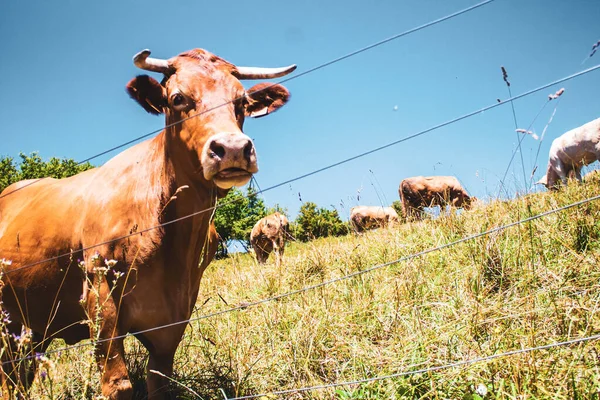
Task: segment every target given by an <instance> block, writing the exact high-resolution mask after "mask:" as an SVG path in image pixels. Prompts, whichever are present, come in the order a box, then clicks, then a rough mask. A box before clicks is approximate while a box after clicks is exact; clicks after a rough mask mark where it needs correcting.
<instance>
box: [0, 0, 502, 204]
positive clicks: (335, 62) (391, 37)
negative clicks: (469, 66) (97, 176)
mask: <svg viewBox="0 0 600 400" xmlns="http://www.w3.org/2000/svg"><path fill="white" fill-rule="evenodd" d="M494 1H495V0H485V1H482V2H480V3H477V4H474V5H472V6H470V7H467V8H463V9H462V10H459V11H456V12H454V13H452V14H448V15H446V16H444V17H441V18H438V19H435V20H433V21H429V22H427V23H425V24H422V25H419V26H417V27H415V28H411V29H409V30H406V31H404V32H401V33H398V34H396V35H393V36H390V37H388V38H386V39H383V40H380V41H378V42H375V43H372V44H370V45H368V46H365V47H362V48H360V49H358V50H354V51H352V52H350V53H347V54H345V55H343V56H340V57H337V58H334V59H332V60H329V61H327V62H325V63H322V64H319V65H317V66H316V67H313V68H309V69H307V70H306V71H303V72H300V73H298V74H296V75H293V76H290V77H288V78H285V79H282V80H280V81H279V82H278V83H274V84H271V85H267V86H265V87H263V88H260V89H259V90H256V91H254V92H253V93H254V94H256V93H259V92H262V91H264V90H268V89H269V88H272V87H273V86H275V85H277V84H281V83H286V82H290V81H292V80H295V79H298V78H300V77H302V76H305V75H308V74H311V73H313V72H315V71H318V70H321V69H323V68H326V67H328V66H330V65H333V64H337V63H338V62H340V61H343V60H346V59H348V58H351V57H354V56H356V55H358V54H361V53H364V52H366V51H368V50H371V49H374V48H376V47H379V46H381V45H383V44H386V43H388V42H391V41H393V40H396V39H399V38H401V37H404V36H407V35H410V34H412V33H415V32H418V31H420V30H423V29H425V28H429V27H431V26H434V25H437V24H439V23H441V22H444V21H447V20H449V19H452V18H455V17H458V16H459V15H462V14H465V13H468V12H469V11H472V10H475V9H477V8H479V7H482V6H484V5H486V4H489V3H492V2H494ZM243 97H244V96H240V97H238V98H235V99H233V100H229V101H227V102H225V103H222V104H219V105H217V106H215V107H212V108H209V109H207V110H204V111H202V112H199V113H197V114H194V115H190V116H189V117H186V118H182V119H181V120H179V121H175V122H173V123H171V124H166V125H165V126H164V127H162V128H159V129H155V130H153V131H150V132H148V133H145V134H143V135H141V136H138V137H136V138H134V139H131V140H128V141H127V142H125V143H122V144H119V145H117V146H114V147H111V148H110V149H107V150H104V151H102V152H100V153H97V154H95V155H93V156H91V157H88V158H86V159H84V160H81V161H78V162H77V163H76V164H75V165H81V164H85V163H87V162H89V161H91V160H94V159H96V158H98V157H101V156H103V155H106V154H108V153H111V152H113V151H115V150H118V149H120V148H123V147H125V146H129V145H130V144H133V143H135V142H137V141H139V140H142V139H145V138H147V137H150V136H152V135H155V134H157V133H160V132H162V131H163V130H165V129H168V128H172V127H174V126H176V125H179V124H181V123H183V122H185V121H188V120H190V119H192V118H196V117H199V116H201V115H203V114H206V113H209V112H212V111H214V110H216V109H218V108H221V107H224V106H226V105H228V104H230V103H233V102H237V101H239V100H241V99H242V98H243ZM38 181H39V180H35V181H32V182H29V183H28V184H26V185H23V186H21V187H19V188H17V189H14V190H13V191H11V192H8V193H4V194H2V195H1V196H0V199H1V198H3V197H6V196H8V195H10V194H12V193H15V192H18V191H20V190H22V189H24V188H26V187H28V186H30V185H33V184H35V183H36V182H38Z"/></svg>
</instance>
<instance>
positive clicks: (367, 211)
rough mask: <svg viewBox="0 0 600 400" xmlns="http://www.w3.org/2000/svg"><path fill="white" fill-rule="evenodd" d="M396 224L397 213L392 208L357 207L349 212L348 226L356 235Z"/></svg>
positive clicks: (397, 220)
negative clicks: (350, 226)
mask: <svg viewBox="0 0 600 400" xmlns="http://www.w3.org/2000/svg"><path fill="white" fill-rule="evenodd" d="M398 222H399V219H398V213H396V210H394V209H393V208H392V207H379V206H357V207H352V209H351V210H350V224H351V225H352V227H353V228H354V232H356V233H360V232H364V231H366V230H368V229H376V228H381V227H386V226H389V225H391V224H393V223H398Z"/></svg>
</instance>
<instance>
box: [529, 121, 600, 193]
mask: <svg viewBox="0 0 600 400" xmlns="http://www.w3.org/2000/svg"><path fill="white" fill-rule="evenodd" d="M599 158H600V118H598V119H595V120H593V121H591V122H588V123H587V124H585V125H583V126H580V127H579V128H575V129H572V130H570V131H568V132H567V133H564V134H563V135H562V136H559V137H557V138H556V139H554V141H552V146H550V154H549V157H548V168H547V170H546V175H544V177H543V178H542V179H540V180H539V181H538V182H537V183H540V184H543V185H545V186H546V187H547V188H548V189H556V187H557V185H558V184H560V183H563V184H565V185H566V183H567V177H568V176H569V174H570V173H573V174H574V175H575V178H577V180H578V181H581V167H583V166H584V165H587V164H591V163H593V162H594V161H597V160H598V159H599Z"/></svg>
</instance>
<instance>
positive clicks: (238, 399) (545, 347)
mask: <svg viewBox="0 0 600 400" xmlns="http://www.w3.org/2000/svg"><path fill="white" fill-rule="evenodd" d="M599 339H600V335H593V336H587V337H582V338H577V339H572V340H566V341H563V342H556V343H550V344H545V345H541V346H536V347H527V348H524V349H519V350H512V351H507V352H504V353H498V354H492V355H489V356H485V357H479V358H473V359H470V360H463V361H457V362H454V363H449V364H443V365H438V366H434V367H428V368H421V369H417V370H412V371H403V372H398V373H395V374H390V375H383V376H376V377H372V378H365V379H357V380H354V381H347V382H336V383H329V384H325V385H317V386H307V387H302V388H297V389H287V390H280V391H276V392H270V393H261V394H252V395H248V396H241V397H228V398H226V399H227V400H245V399H255V398H257V397H265V398H271V397H270V396H281V395H285V394H291V393H298V392H308V391H313V390H321V389H328V388H334V387H339V386H348V385H357V384H362V383H369V382H375V381H382V380H386V379H392V378H400V377H405V376H410V375H416V374H423V373H428V372H437V371H441V370H444V369H450V368H458V367H464V366H467V365H472V364H477V363H482V362H485V361H491V360H495V359H497V358H502V357H510V356H514V355H517V354H526V353H531V352H534V351H541V350H548V349H552V348H557V347H562V346H572V345H575V344H581V343H586V342H591V341H595V340H599Z"/></svg>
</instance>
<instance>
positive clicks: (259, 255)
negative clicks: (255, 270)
mask: <svg viewBox="0 0 600 400" xmlns="http://www.w3.org/2000/svg"><path fill="white" fill-rule="evenodd" d="M289 226H290V224H289V221H288V219H287V218H286V217H285V215H283V214H280V213H278V212H275V213H273V214H271V215H267V216H266V217H264V218H261V219H260V220H259V221H258V222H257V223H256V225H254V228H252V233H251V234H250V244H251V245H252V248H253V249H254V253H255V254H256V259H257V260H258V263H259V264H264V263H266V262H267V258H269V254H271V251H273V250H275V264H276V265H277V266H279V265H281V260H282V258H283V251H284V249H285V240H286V239H287V236H289Z"/></svg>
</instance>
